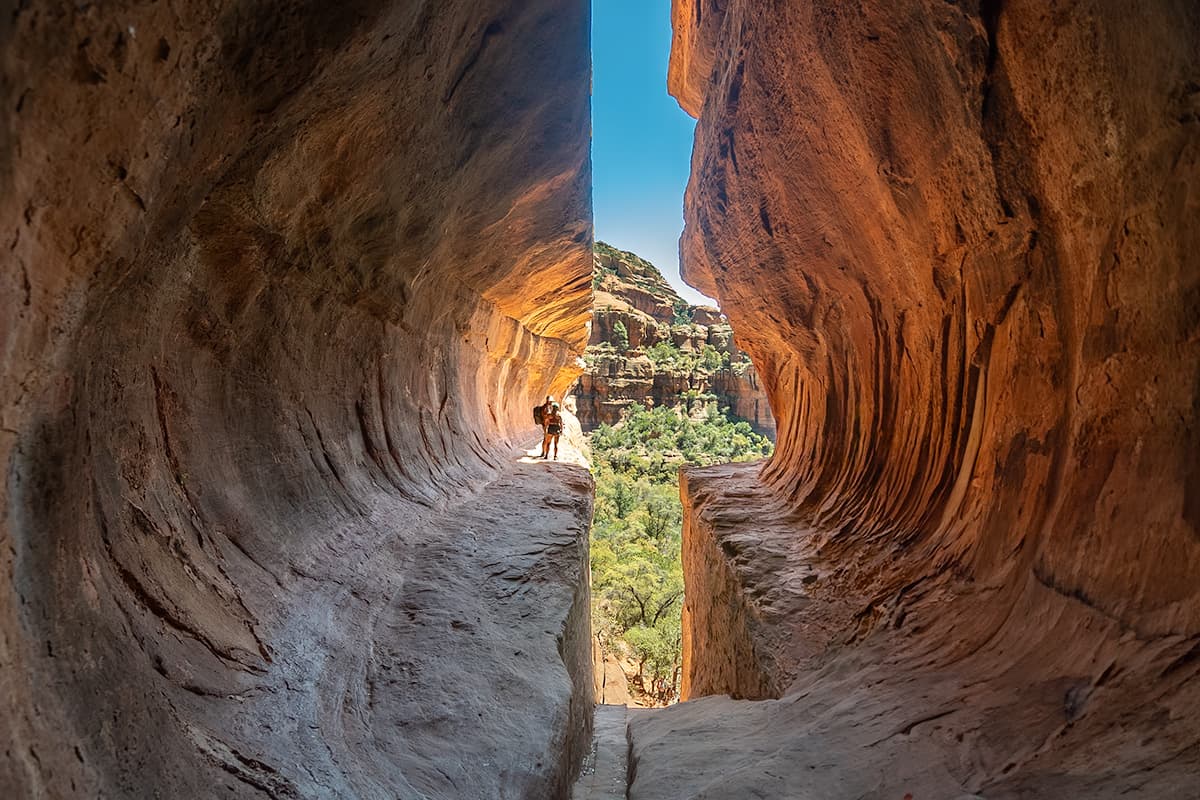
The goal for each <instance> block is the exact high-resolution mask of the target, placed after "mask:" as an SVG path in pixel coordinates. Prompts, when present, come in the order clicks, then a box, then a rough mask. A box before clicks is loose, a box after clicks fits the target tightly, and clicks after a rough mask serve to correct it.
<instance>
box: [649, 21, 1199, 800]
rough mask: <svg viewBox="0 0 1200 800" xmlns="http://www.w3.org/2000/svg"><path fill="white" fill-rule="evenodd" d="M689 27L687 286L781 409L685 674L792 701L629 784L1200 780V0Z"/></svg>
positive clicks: (700, 519) (703, 556)
mask: <svg viewBox="0 0 1200 800" xmlns="http://www.w3.org/2000/svg"><path fill="white" fill-rule="evenodd" d="M674 19H675V24H676V43H675V52H674V54H673V56H672V71H671V76H672V79H671V90H672V92H673V93H674V94H675V96H676V97H678V98H679V100H680V103H681V105H683V107H684V108H685V109H688V110H690V111H692V112H693V113H697V114H698V115H699V120H700V121H699V127H698V132H697V144H696V150H695V154H694V157H693V178H692V182H691V184H690V186H689V189H688V193H687V199H686V219H687V229H686V231H685V234H684V237H683V242H682V250H683V256H684V258H683V264H684V271H685V275H686V276H687V278H688V279H689V281H690V282H692V283H694V284H695V285H696V286H697V287H698V288H699V289H701V290H702V291H704V292H706V293H707V294H710V295H711V296H713V297H717V298H719V299H720V301H721V307H722V309H723V310H724V311H725V312H726V313H727V314H728V315H729V317H730V319H731V321H732V322H733V323H734V326H735V328H736V329H737V330H738V331H739V332H741V335H740V336H739V342H740V344H741V346H742V347H744V348H745V349H746V351H747V352H748V353H750V354H751V356H752V357H753V358H754V361H755V364H756V365H757V366H758V368H759V370H760V374H761V376H762V380H763V383H764V385H765V386H766V389H767V393H768V395H769V397H770V398H771V404H772V407H773V409H774V411H775V414H776V417H777V419H778V421H779V435H778V451H777V454H776V456H775V458H774V459H773V460H772V462H771V463H770V465H769V466H768V467H767V468H766V469H765V470H763V472H762V474H761V479H759V478H757V477H756V476H754V475H751V474H746V473H747V468H741V469H739V470H734V471H733V472H732V473H731V472H728V471H723V470H716V471H713V470H710V471H702V470H697V471H694V472H692V473H691V474H690V475H689V477H688V479H687V489H688V492H689V501H688V504H689V514H688V517H689V518H688V521H687V530H686V533H685V539H686V542H685V548H687V550H688V553H687V554H685V558H686V559H687V560H688V561H689V563H690V564H691V565H692V566H691V567H690V568H689V574H688V580H689V586H688V614H689V624H690V631H689V637H690V640H691V646H690V647H689V656H688V660H687V663H686V670H687V673H688V678H687V680H688V686H689V691H690V692H691V694H692V695H693V696H695V695H697V694H702V693H709V692H724V691H732V692H735V693H737V694H741V695H743V696H748V697H758V696H764V695H776V694H782V695H783V696H784V698H785V700H784V701H781V703H780V704H778V705H776V706H772V709H773V710H769V711H761V712H760V711H758V710H753V711H751V710H748V709H746V710H740V711H736V712H735V711H734V710H732V709H728V708H726V709H723V710H722V711H721V713H722V714H723V715H724V716H723V717H722V719H724V720H726V721H727V723H728V725H732V726H733V727H737V725H739V724H741V723H739V722H736V721H730V720H735V719H741V720H742V721H743V722H745V724H746V725H749V726H753V725H754V724H758V722H754V721H753V720H758V721H759V722H762V720H763V719H764V717H762V716H761V715H763V714H765V715H767V716H766V717H765V719H766V720H767V722H765V723H763V724H768V725H769V726H770V727H769V728H768V729H766V733H765V734H764V735H765V737H766V739H767V740H768V741H769V742H770V747H769V748H768V750H769V751H770V752H771V753H772V755H769V756H761V757H760V756H757V755H752V754H751V755H748V754H747V753H746V752H745V751H743V752H741V753H737V754H731V755H730V757H729V758H728V759H722V758H717V757H714V756H713V753H715V752H720V751H719V750H710V751H705V752H706V753H707V755H708V756H709V758H708V759H707V761H706V762H705V763H706V767H704V768H702V769H697V768H696V764H697V763H698V761H695V762H692V761H688V760H687V759H677V760H675V761H674V762H670V763H668V761H664V760H662V759H661V758H651V756H654V755H655V754H657V756H663V754H664V753H666V752H668V751H656V750H654V749H653V748H654V747H659V746H660V745H662V746H665V745H663V743H662V741H661V740H658V739H655V736H654V735H652V734H653V732H654V731H655V730H657V728H656V727H655V726H666V727H670V728H671V730H673V731H674V736H676V737H686V736H688V735H689V733H696V735H697V737H698V738H696V739H694V740H693V742H694V746H695V747H697V748H701V747H702V746H703V745H702V744H701V743H700V742H701V740H702V739H703V740H704V741H708V739H706V738H705V737H707V736H709V735H711V736H712V741H711V742H710V743H711V744H712V745H713V746H714V747H716V746H718V744H719V741H720V740H722V739H723V740H724V741H728V737H729V736H731V735H733V734H731V732H730V730H729V729H728V728H727V727H725V723H723V724H722V725H721V726H715V727H714V726H712V725H710V726H709V728H707V731H708V732H710V733H705V734H699V733H698V732H697V731H696V730H694V729H693V728H691V727H689V726H691V725H692V723H694V722H695V721H696V719H698V717H695V716H694V715H696V714H700V712H698V711H692V710H684V709H681V710H680V711H679V712H678V714H677V716H671V715H670V714H669V713H668V715H667V716H666V717H659V718H658V720H657V721H656V722H647V723H646V725H645V728H644V730H643V733H644V734H645V736H647V737H649V738H646V739H645V740H644V741H645V742H646V748H647V749H645V750H643V751H642V755H643V756H645V757H646V758H647V759H648V761H647V764H646V765H643V766H645V767H646V768H645V769H642V768H639V770H638V773H637V774H638V783H639V784H640V788H639V786H638V785H636V784H635V788H634V791H633V792H632V794H631V796H633V797H654V796H662V795H657V794H655V790H654V788H653V787H655V786H666V785H670V786H672V787H674V788H673V789H672V792H673V793H672V794H671V795H670V796H671V797H673V798H680V797H691V796H693V794H692V793H691V792H693V791H699V790H698V789H694V788H689V787H693V786H695V787H698V786H700V785H703V786H704V787H705V788H704V791H705V792H706V794H705V796H715V795H721V796H785V795H784V794H772V793H771V791H772V790H771V789H769V788H764V787H767V783H768V781H767V779H766V778H764V777H763V774H764V772H767V773H770V772H772V771H773V770H775V769H776V767H778V768H779V769H782V770H783V772H782V773H775V774H776V775H777V776H778V775H779V774H783V775H786V776H787V777H786V780H785V782H784V784H783V786H784V787H786V789H787V793H786V796H809V795H812V796H822V797H858V796H863V793H864V792H865V793H866V796H879V797H890V796H895V797H900V796H902V795H903V794H904V792H906V791H910V792H912V794H913V796H915V797H951V796H956V795H957V794H959V793H978V794H981V795H984V796H986V797H988V798H995V797H1017V796H1039V797H1066V796H1074V797H1089V798H1094V797H1115V796H1117V795H1118V794H1121V795H1122V796H1131V795H1132V796H1138V797H1148V798H1149V797H1155V798H1157V797H1185V796H1192V795H1194V794H1196V791H1197V784H1196V779H1195V776H1196V774H1197V772H1198V770H1200V749H1198V748H1196V746H1195V743H1196V741H1197V740H1198V739H1200V722H1197V720H1196V717H1195V715H1194V714H1192V713H1191V712H1190V710H1189V709H1193V708H1195V707H1196V706H1197V704H1198V703H1200V680H1197V673H1198V671H1200V661H1198V660H1197V658H1196V654H1197V652H1198V651H1200V583H1198V582H1197V580H1196V576H1197V575H1200V513H1198V512H1197V509H1200V504H1197V501H1196V498H1197V497H1200V484H1198V483H1197V481H1198V479H1197V476H1198V475H1200V472H1198V471H1197V462H1196V453H1197V452H1198V451H1200V447H1198V445H1200V424H1198V423H1200V420H1198V418H1197V417H1198V412H1197V406H1198V386H1197V383H1196V375H1197V374H1200V313H1198V311H1197V309H1198V308H1200V305H1198V303H1197V298H1200V262H1198V261H1197V253H1200V228H1197V227H1196V225H1195V224H1194V220H1195V219H1196V218H1197V213H1198V212H1200V203H1198V200H1197V194H1196V190H1195V187H1196V186H1197V182H1198V179H1200V135H1198V127H1197V123H1198V120H1200V91H1198V90H1197V87H1198V86H1200V48H1197V47H1196V43H1197V42H1198V41H1200V13H1198V12H1197V10H1196V7H1195V6H1194V4H1189V3H1183V2H1162V3H1154V4H1141V5H1138V6H1128V7H1121V8H1117V7H1116V6H1113V5H1111V4H1104V3H1096V2H1080V3H1073V4H1070V5H1068V6H1063V7H1057V6H1056V7H1054V8H1049V7H1047V6H1045V4H1040V3H1027V2H1010V3H995V2H984V3H978V4H975V3H966V4H956V3H941V2H923V1H920V0H911V1H910V2H900V3H889V4H875V5H869V4H868V5H863V6H855V7H853V8H850V7H848V6H846V5H845V4H842V3H833V2H819V3H779V4H772V5H770V6H769V7H767V6H764V5H762V4H760V3H751V2H745V1H743V0H729V1H728V2H719V3H718V2H708V1H707V0H676V2H675V4H674ZM734 473H740V474H743V475H744V476H745V477H741V478H739V477H736V476H735V474H734ZM722 562H723V564H722ZM700 565H704V567H703V568H701V567H700ZM714 598H719V599H720V600H719V601H718V602H716V603H714ZM731 620H742V622H740V623H738V624H735V625H732V626H729V623H730V621H731ZM739 708H741V707H739ZM689 715H692V716H689ZM738 715H741V716H740V717H739V716H738ZM701 716H703V715H701ZM709 721H710V722H711V719H710V720H709ZM636 727H637V725H636V724H635V728H636ZM664 729H665V728H664ZM635 733H636V731H635ZM788 737H790V738H788ZM635 739H636V736H635ZM652 741H653V742H655V744H653V745H652V744H651V742H652ZM747 742H748V747H750V748H753V747H754V746H755V745H754V744H753V742H752V741H751V740H750V739H748V740H747ZM789 742H790V743H789ZM810 745H811V748H810ZM636 748H637V744H636V742H635V750H636ZM810 749H812V750H813V752H809V750H810ZM636 754H637V753H636V752H635V755H636ZM808 758H817V759H820V763H821V764H822V768H821V769H820V770H817V769H816V768H815V767H814V768H813V771H812V772H806V768H805V767H804V764H805V763H806V761H805V760H806V759H808ZM697 759H698V760H699V761H703V760H704V759H703V758H702V757H701V756H699V755H698V756H697ZM739 759H741V760H739ZM756 759H757V760H756ZM812 763H815V762H812ZM786 764H793V765H799V766H794V767H788V766H783V765H786ZM672 770H674V771H675V772H677V773H678V775H675V774H669V773H671V771H672ZM689 770H691V771H690V772H689ZM788 770H792V771H788ZM834 775H836V776H837V777H838V780H837V781H834V780H833V776H834ZM806 776H807V777H806ZM674 777H679V778H680V782H678V783H671V780H672V779H673V778H674ZM706 779H713V780H712V781H709V782H707V783H705V780H706ZM755 780H757V781H759V782H758V783H756V784H754V786H755V787H756V788H755V791H759V792H764V791H765V792H766V794H765V795H763V794H758V795H755V794H753V792H751V791H750V786H751V782H752V781H755ZM739 781H740V782H739ZM773 786H774V790H779V789H780V785H779V784H774V785H773Z"/></svg>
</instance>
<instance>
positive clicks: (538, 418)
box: [533, 405, 543, 425]
mask: <svg viewBox="0 0 1200 800" xmlns="http://www.w3.org/2000/svg"><path fill="white" fill-rule="evenodd" d="M542 410H543V406H540V405H537V406H534V407H533V421H534V423H535V424H537V425H541V424H542Z"/></svg>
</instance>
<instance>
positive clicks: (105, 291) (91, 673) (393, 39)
mask: <svg viewBox="0 0 1200 800" xmlns="http://www.w3.org/2000/svg"><path fill="white" fill-rule="evenodd" d="M587 39H588V21H587V11H586V6H585V5H583V4H581V3H568V4H562V3H557V2H533V3H518V4H511V3H504V2H483V3H477V2H454V3H438V4H432V5H431V4H412V3H390V4H389V3H384V4H379V3H361V2H354V3H349V4H347V3H340V4H321V3H307V2H290V1H281V2H266V3H246V2H233V3H223V4H217V5H212V4H200V3H188V2H183V3H171V4H144V3H128V2H120V3H104V4H82V5H78V4H75V5H72V4H66V5H64V4H58V3H51V2H33V3H20V4H8V6H6V7H5V8H4V9H3V10H2V12H0V102H2V104H3V109H4V111H3V112H2V113H0V188H2V191H0V231H2V233H0V237H2V238H3V245H2V247H0V372H2V374H3V381H2V383H0V463H3V465H4V475H5V482H4V488H3V490H2V491H0V520H2V521H3V522H2V524H0V575H2V576H3V577H2V578H0V719H3V720H4V723H3V724H0V751H3V753H4V756H3V757H0V795H3V796H5V797H24V796H49V797H66V796H85V795H86V796H100V795H104V796H150V795H151V794H159V793H163V794H164V795H165V796H173V797H199V796H208V794H206V793H208V792H216V791H224V787H225V785H226V782H233V784H234V785H235V786H239V787H241V789H242V790H243V791H253V790H252V789H250V788H248V787H247V785H246V784H250V785H258V784H261V786H260V788H261V789H262V791H264V792H266V793H268V794H272V795H273V796H280V797H284V796H295V792H299V793H300V794H303V795H306V796H315V795H312V794H311V792H318V790H320V792H324V793H332V794H335V795H339V796H349V795H350V794H354V793H360V792H368V789H369V791H370V792H384V793H388V792H391V794H392V795H395V794H396V793H400V794H404V793H405V792H406V791H409V792H411V791H415V790H414V789H413V788H412V786H409V785H408V783H407V780H409V779H411V780H412V782H413V786H420V785H422V781H424V780H426V778H428V780H429V781H431V782H434V783H436V782H437V781H439V780H448V779H445V778H444V777H438V776H437V775H433V776H432V777H431V778H429V777H428V776H425V775H423V774H422V775H416V774H414V772H413V771H410V772H409V774H408V775H407V777H406V775H405V774H404V772H405V769H407V768H404V769H400V768H397V767H396V764H397V763H399V762H398V761H397V759H400V758H401V756H402V754H401V753H399V752H397V751H394V750H391V751H389V752H388V754H387V756H386V757H387V759H389V763H390V764H391V765H392V768H391V771H390V772H389V773H387V774H384V773H382V772H376V771H375V766H376V765H374V764H373V763H372V759H373V758H374V756H373V755H370V754H371V753H374V752H375V750H376V749H387V747H393V746H394V745H395V742H393V743H392V745H384V744H381V743H380V740H373V741H374V744H371V742H370V741H368V742H367V743H366V744H363V743H361V742H357V740H356V739H354V737H355V736H357V735H358V734H357V733H351V732H350V731H351V730H352V729H353V730H355V731H357V730H358V728H357V727H356V726H357V725H358V722H355V721H354V719H352V717H354V718H355V719H357V720H359V721H360V722H361V723H362V725H364V726H369V723H368V722H367V718H368V717H369V716H370V713H372V712H371V710H370V709H376V707H375V706H374V702H375V699H376V698H374V697H372V703H371V706H370V709H369V708H368V704H367V698H366V696H365V692H366V689H365V688H364V687H365V686H366V685H367V683H369V682H368V681H366V680H365V678H364V676H363V675H361V674H359V670H365V669H367V667H366V666H364V664H365V663H366V662H367V661H369V660H370V659H369V658H368V656H369V655H370V654H369V653H366V652H364V648H366V649H370V648H372V647H373V646H374V645H373V644H372V642H373V638H372V637H373V636H375V635H376V633H378V632H376V633H372V631H375V628H376V626H378V625H382V623H381V622H380V620H381V619H387V617H386V613H385V611H386V609H387V604H388V602H389V600H388V597H389V592H394V591H397V586H396V585H395V583H394V581H395V580H396V579H397V578H396V576H398V575H401V576H407V573H406V572H405V570H406V565H407V564H409V563H410V562H411V556H406V555H404V553H405V552H407V551H406V550H405V547H404V546H403V544H402V543H403V542H406V541H408V540H410V539H413V538H414V537H416V536H417V535H418V534H421V533H422V531H420V530H419V529H417V528H416V527H414V526H418V525H420V524H425V523H424V522H418V521H419V520H424V521H427V520H428V519H429V518H430V517H431V516H432V515H436V514H437V513H438V509H441V508H444V507H445V506H446V504H447V503H448V501H450V500H451V499H453V498H456V497H459V496H461V495H462V494H463V493H465V492H467V491H469V490H471V489H472V488H474V487H477V486H478V485H479V484H480V483H481V482H482V481H483V480H485V479H486V478H488V477H489V476H491V475H493V474H494V473H495V471H496V469H497V468H499V467H502V466H506V465H507V462H508V458H509V443H508V441H507V439H508V438H510V437H512V436H513V435H514V434H519V433H522V432H523V431H524V430H525V429H526V428H527V427H528V426H529V420H528V419H527V417H528V408H529V407H531V406H532V405H533V403H534V400H533V398H536V397H539V396H541V395H543V394H544V393H546V392H547V391H555V392H556V393H557V392H561V391H562V390H563V389H564V388H566V387H567V386H568V385H570V383H571V382H572V381H573V379H574V376H575V374H576V373H577V369H576V368H575V367H574V361H575V359H576V357H577V355H578V354H579V353H580V352H582V349H583V346H584V339H585V336H586V334H585V324H586V321H587V316H588V313H589V305H590V281H591V254H590V249H591V231H590V209H589V192H590V189H589V181H590V176H589V168H588V150H587V147H588V130H589V119H588V85H589V78H590V67H589V62H588V55H587V53H588V46H587ZM530 286H540V287H551V288H550V289H548V290H547V294H546V295H545V296H538V295H537V294H534V293H531V292H530V291H529V288H528V287H530ZM580 492H581V493H582V492H583V490H582V489H580ZM572 502H575V500H573V501H572ZM578 503H580V504H581V505H580V508H581V509H582V508H584V507H585V506H586V499H579V500H578ZM422 535H423V534H422ZM407 577H411V576H407ZM406 579H407V578H406ZM338 587H342V588H341V589H339V588H338ZM354 587H357V588H354ZM352 588H353V592H354V593H352V592H351V589H352ZM352 594H353V596H352ZM330 598H333V599H332V600H330ZM327 601H329V602H327ZM577 611H578V612H579V614H581V615H582V617H580V619H582V620H583V623H580V619H576V620H575V623H576V624H584V623H586V609H582V610H580V609H577ZM393 612H394V613H397V614H398V613H399V612H396V611H395V610H394V609H393ZM390 613H391V612H390ZM381 614H384V616H383V617H381V616H380V615H381ZM383 627H384V628H387V630H386V631H384V632H383V633H381V634H379V635H381V636H384V637H385V638H386V636H387V635H392V636H395V631H394V630H392V629H391V628H388V626H386V625H384V626H383ZM584 633H585V635H586V631H585V632H584ZM382 646H383V645H382V644H381V647H382ZM564 647H566V648H567V649H569V647H570V642H568V643H567V644H566V645H564ZM584 647H585V648H586V639H585V640H584ZM372 652H373V651H372ZM564 652H565V651H564ZM568 655H569V654H568ZM584 657H585V658H586V652H585V653H584ZM281 664H287V665H290V666H287V667H281V666H280V665H281ZM297 664H301V665H302V666H299V667H295V668H296V670H297V671H292V667H293V666H295V665H297ZM376 666H378V665H377V664H376ZM310 668H311V670H312V671H313V672H311V673H310V672H308V670H310ZM584 668H585V669H586V664H584ZM559 669H560V670H561V665H560V666H559ZM306 674H318V675H321V676H323V677H322V678H321V679H320V680H321V681H322V683H321V685H320V686H317V685H316V684H315V683H311V682H310V678H305V677H302V676H303V675H306ZM554 674H555V675H557V673H554ZM549 675H550V674H549V673H548V674H547V681H544V682H543V685H545V686H547V687H551V686H554V687H557V681H558V678H557V677H553V678H551V677H549ZM585 677H586V676H585ZM289 679H290V680H291V681H292V684H291V685H288V686H286V688H285V684H287V683H288V680H289ZM379 685H380V686H383V685H384V684H383V683H380V684H379ZM425 685H429V684H428V683H427V684H425ZM264 687H267V688H264ZM339 687H340V688H339ZM355 687H357V689H356V688H355ZM359 690H361V693H362V694H361V696H359V695H356V694H355V692H356V691H359ZM554 691H558V690H557V688H555V689H554ZM274 692H279V694H272V693H274ZM343 693H344V695H343ZM298 696H305V697H308V700H305V701H304V703H307V704H308V705H304V706H303V707H301V706H300V705H297V703H298V702H299V701H297V700H296V697H298ZM273 698H275V699H273ZM322 698H326V699H330V702H333V701H334V700H336V702H337V708H336V709H333V710H330V709H329V708H328V707H326V706H325V705H323V704H324V702H325V700H324V699H322ZM393 708H395V706H393ZM343 710H347V711H351V712H353V713H347V714H343V713H342V711H343ZM376 710H378V709H376ZM355 715H357V716H355ZM298 720H307V721H308V722H312V723H313V725H317V724H318V723H317V722H316V720H319V721H320V722H319V724H320V725H321V726H322V729H321V731H320V735H319V737H318V736H317V734H315V733H314V732H313V729H312V727H311V726H309V725H308V724H307V723H303V724H302V723H301V722H299V721H298ZM559 721H560V722H562V723H563V724H565V723H566V720H565V719H562V720H559ZM339 726H342V727H339ZM338 730H341V731H342V733H341V734H340V735H339V734H338V733H337V731H338ZM214 731H215V733H214ZM543 733H544V734H545V736H546V741H547V742H550V741H551V739H552V738H553V737H554V736H557V735H559V733H553V732H543ZM560 733H561V732H560ZM569 735H573V734H568V736H569ZM214 737H215V738H214ZM386 738H387V737H385V739H386ZM254 742H257V743H260V744H261V743H262V742H267V744H266V745H262V747H264V748H266V749H260V746H259V745H256V744H250V743H254ZM356 742H357V743H356ZM562 744H563V743H562V742H559V743H557V744H555V745H553V747H551V745H547V747H551V749H557V750H560V751H562V750H563V747H560V746H559V745H562ZM272 748H274V749H272ZM265 752H269V753H270V754H271V755H270V756H266V755H262V753H265ZM563 752H565V751H563ZM256 754H258V755H256ZM298 754H299V755H298ZM401 760H402V759H401ZM263 762H271V763H270V764H267V763H263ZM480 763H482V760H480ZM301 764H304V765H306V766H307V767H308V769H309V772H307V773H305V772H304V770H303V769H302V768H301V767H300V765H301ZM564 764H565V762H564ZM528 768H529V770H531V774H532V773H538V774H539V775H540V777H537V778H534V779H533V780H535V781H536V780H542V781H549V783H547V784H545V785H547V786H548V785H552V784H553V781H555V780H558V781H560V782H561V781H562V780H565V778H566V776H565V775H555V774H554V771H555V770H556V769H558V767H557V766H556V765H555V764H554V763H552V762H551V761H550V760H547V761H546V764H545V766H544V767H543V765H542V764H541V763H539V764H538V767H537V769H535V768H534V767H533V765H532V760H531V761H530V764H529V765H528ZM564 768H565V769H567V770H569V769H570V766H569V765H566V766H565V767H564ZM515 774H517V772H510V773H508V775H507V777H506V776H505V775H503V774H501V771H498V770H494V769H493V770H489V775H488V776H487V777H486V781H495V782H497V786H498V784H499V783H501V782H503V781H513V780H514V778H513V777H512V776H513V775H515ZM231 775H236V777H237V780H236V781H235V780H234V777H231ZM480 780H485V779H484V778H481V779H480ZM256 782H257V783H256ZM488 785H490V784H488ZM539 785H541V784H539ZM306 786H307V787H309V788H308V789H304V788H300V789H297V788H296V787H306ZM480 786H481V787H483V786H485V784H484V783H480ZM322 787H323V788H322ZM364 787H368V788H364ZM370 787H373V788H370ZM405 787H408V788H405ZM543 789H545V786H543ZM310 790H311V791H310ZM545 790H546V791H549V789H545ZM480 791H484V792H487V791H490V790H488V789H486V788H481V789H480ZM495 791H497V792H499V791H501V790H500V789H499V788H495ZM506 791H507V790H506ZM539 791H540V790H539Z"/></svg>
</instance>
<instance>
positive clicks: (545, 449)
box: [542, 433, 551, 458]
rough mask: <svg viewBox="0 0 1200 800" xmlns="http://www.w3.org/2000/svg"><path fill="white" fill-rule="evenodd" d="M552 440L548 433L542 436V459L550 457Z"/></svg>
mask: <svg viewBox="0 0 1200 800" xmlns="http://www.w3.org/2000/svg"><path fill="white" fill-rule="evenodd" d="M550 439H551V436H550V434H548V433H543V434H542V458H545V457H546V456H548V455H550Z"/></svg>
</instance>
